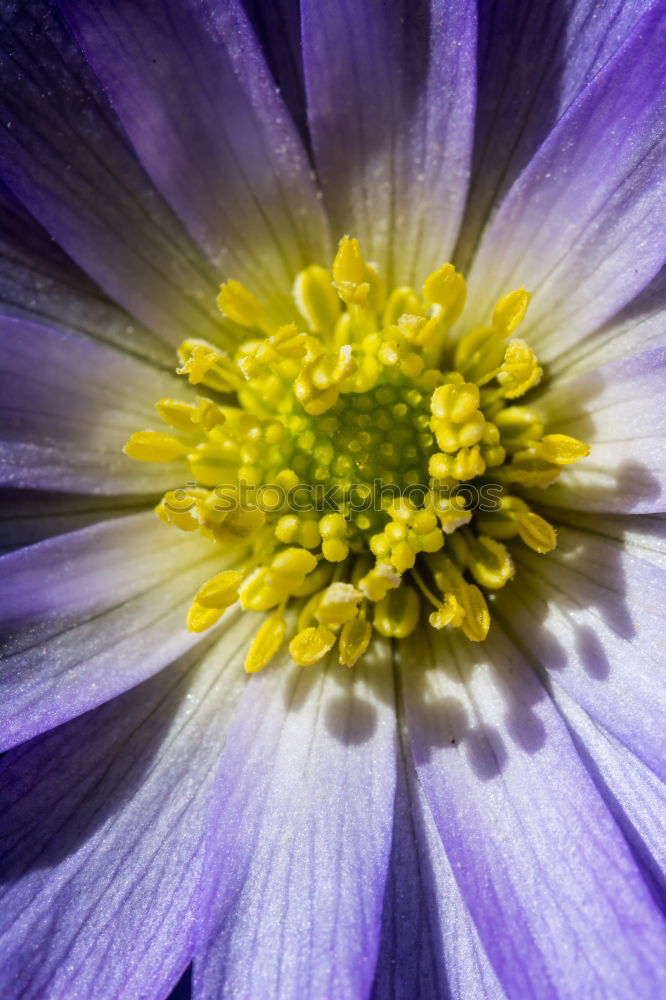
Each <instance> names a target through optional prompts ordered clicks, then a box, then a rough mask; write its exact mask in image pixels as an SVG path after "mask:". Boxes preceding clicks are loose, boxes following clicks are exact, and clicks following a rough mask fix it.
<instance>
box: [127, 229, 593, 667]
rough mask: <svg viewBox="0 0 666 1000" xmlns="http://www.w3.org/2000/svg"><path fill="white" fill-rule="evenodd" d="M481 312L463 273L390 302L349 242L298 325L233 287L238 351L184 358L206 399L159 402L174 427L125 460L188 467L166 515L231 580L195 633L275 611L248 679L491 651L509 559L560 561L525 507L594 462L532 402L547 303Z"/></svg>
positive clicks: (200, 605) (443, 276) (192, 349)
mask: <svg viewBox="0 0 666 1000" xmlns="http://www.w3.org/2000/svg"><path fill="white" fill-rule="evenodd" d="M466 296H467V289H466V284H465V280H464V277H463V276H462V275H461V274H460V273H459V272H458V271H457V270H456V269H455V268H454V267H453V266H452V265H451V264H447V263H445V264H442V265H441V266H440V267H439V268H438V269H437V270H435V271H433V273H432V274H430V275H429V277H428V278H427V279H426V280H425V282H424V284H423V286H422V288H421V289H420V290H417V289H415V288H412V287H407V286H402V287H398V288H394V289H392V290H387V289H385V287H384V285H383V283H382V280H381V276H380V275H379V273H378V272H377V269H376V268H375V267H374V266H373V265H372V264H371V263H369V262H367V261H365V260H364V258H363V256H362V253H361V248H360V247H359V244H358V241H357V240H355V239H352V238H350V237H348V236H345V237H344V238H343V239H342V240H341V241H340V244H339V248H338V251H337V254H336V257H335V260H334V261H333V265H332V268H331V269H330V270H328V269H326V268H325V267H323V266H321V265H319V264H313V265H311V266H310V267H307V268H305V269H304V270H303V271H301V272H300V274H298V276H297V278H296V280H295V283H294V286H293V289H292V295H291V299H292V302H293V319H292V321H291V322H288V323H286V324H284V323H283V324H281V325H278V324H275V323H274V322H273V321H272V319H271V316H270V313H269V311H268V310H267V309H266V308H265V307H264V305H263V304H262V303H261V302H260V301H259V300H258V299H257V298H256V297H255V296H254V294H253V293H252V292H251V291H250V290H249V289H247V288H246V287H245V286H244V285H242V284H240V283H239V282H237V281H233V280H231V281H227V282H226V283H225V284H224V285H222V287H221V289H220V294H219V297H218V305H219V308H220V310H221V312H222V313H223V314H224V316H225V317H227V319H228V320H229V321H231V324H232V325H233V328H234V329H235V330H240V331H241V336H240V338H239V342H238V345H237V347H236V349H235V350H234V351H233V352H225V351H223V350H221V349H220V348H219V347H217V346H216V345H214V344H211V343H208V342H206V341H203V340H186V341H184V342H183V344H181V346H180V348H179V350H178V355H179V359H180V365H179V367H178V368H177V371H178V374H180V375H181V376H183V378H184V379H187V381H188V382H189V383H190V386H193V387H195V388H194V389H189V394H188V395H186V397H185V398H183V399H162V400H159V401H158V402H157V404H156V407H157V411H158V413H159V415H160V417H161V418H162V420H163V421H164V423H165V424H166V425H168V430H167V429H165V430H163V431H153V430H144V431H138V432H137V433H135V434H133V435H132V437H131V438H130V440H129V441H128V442H127V444H126V445H125V449H124V450H125V452H126V454H127V455H129V456H130V457H132V458H135V459H138V460H141V461H148V462H178V463H179V467H180V468H181V469H183V468H185V469H186V470H187V482H186V483H185V484H184V485H181V484H179V483H178V481H177V478H176V477H177V472H176V471H174V489H173V490H172V491H170V492H168V493H167V494H165V496H164V497H163V499H162V501H161V502H160V504H159V505H158V506H157V508H156V512H157V515H158V516H159V517H160V518H161V520H162V521H163V522H164V523H165V524H166V525H169V526H171V527H173V528H176V529H179V530H181V531H187V532H200V533H202V534H203V535H204V537H205V538H206V539H208V540H209V541H210V543H211V545H213V546H217V548H218V550H219V551H220V557H221V563H222V565H223V566H225V568H224V569H221V571H220V572H219V573H218V574H217V575H215V576H213V577H212V578H211V579H208V580H205V581H202V585H201V587H200V589H199V591H198V593H197V594H196V595H195V596H194V598H193V602H192V605H191V607H190V610H189V613H188V618H187V625H188V628H189V629H190V630H192V631H194V632H201V631H204V630H205V629H208V628H210V627H211V626H212V625H214V624H215V623H216V622H217V621H218V620H219V619H220V617H221V616H222V615H223V613H224V612H225V610H226V609H227V608H229V607H231V606H232V605H235V604H237V603H239V604H240V606H241V607H242V608H243V609H244V610H246V611H248V612H255V613H257V614H260V615H261V616H262V617H261V619H260V620H259V621H258V626H257V630H256V633H255V637H254V639H253V641H252V643H251V645H250V647H249V650H248V654H247V658H246V664H245V665H246V669H247V670H248V671H249V672H254V671H257V670H260V669H261V668H263V667H264V666H266V665H267V664H268V663H269V662H270V661H271V659H272V658H273V657H274V656H275V654H276V653H277V652H278V650H279V649H280V648H281V647H282V646H283V645H285V644H288V648H289V652H290V654H291V656H292V658H293V659H294V660H295V661H296V663H298V664H300V665H302V666H309V665H311V664H314V663H316V662H317V661H319V660H321V659H322V658H324V657H326V656H327V655H328V654H329V653H330V652H331V651H332V650H333V649H334V648H335V649H336V650H337V655H338V659H339V661H340V663H342V664H345V665H347V666H353V664H354V663H356V662H357V660H358V659H359V658H360V657H361V656H363V654H364V653H365V652H366V651H367V650H368V648H369V647H370V645H371V643H372V639H373V634H374V633H378V634H379V635H381V636H384V637H387V638H391V639H395V640H399V639H402V638H405V637H407V636H408V635H410V634H411V633H412V632H413V631H414V629H416V628H417V627H418V626H419V624H420V623H421V624H423V625H424V627H432V628H435V629H444V628H449V629H460V630H461V631H462V632H463V633H464V635H465V636H466V637H467V638H468V639H469V640H470V641H472V642H480V641H482V640H483V639H485V637H486V635H487V634H488V629H489V627H490V612H489V607H488V600H487V598H488V596H489V594H491V593H492V592H493V591H495V590H498V589H499V588H501V587H503V586H505V585H506V584H507V583H508V582H509V581H510V580H511V578H512V577H513V575H514V564H513V560H512V558H511V555H510V552H509V549H508V548H507V546H506V544H505V543H506V542H507V541H509V540H511V539H516V540H517V541H518V542H519V543H520V544H524V545H527V546H529V547H530V548H531V549H533V550H535V551H536V552H539V553H542V554H545V553H547V552H549V551H550V550H552V549H553V548H554V547H555V545H556V541H557V540H556V534H555V531H554V529H553V527H552V526H551V525H550V524H549V523H548V521H546V520H545V519H544V518H543V517H541V515H539V514H538V513H536V512H535V511H533V510H532V509H531V507H530V506H529V504H528V503H527V501H526V500H525V499H523V498H522V497H521V495H520V494H521V490H522V489H524V488H529V489H531V490H533V489H534V488H544V489H545V488H547V487H548V486H550V485H551V484H552V483H553V482H555V480H556V479H557V478H558V476H559V475H560V473H561V472H562V470H563V468H564V466H566V465H569V464H571V463H573V462H577V461H578V460H579V459H581V458H584V457H585V456H586V455H587V454H588V448H587V447H586V445H584V444H583V443H581V442H580V441H577V440H576V439H574V438H571V437H568V436H566V435H562V434H552V433H547V428H546V427H545V426H544V424H543V422H542V420H541V418H540V416H539V413H538V411H537V410H536V409H535V408H533V407H532V406H529V405H524V403H523V401H522V397H524V396H525V395H526V394H528V393H529V392H530V390H532V389H534V388H535V387H536V386H537V385H538V383H539V382H540V380H541V378H542V374H543V372H542V369H541V367H540V365H539V362H538V359H537V358H536V356H535V354H534V352H533V351H532V349H531V348H530V347H529V346H528V344H527V343H526V342H525V341H524V340H522V339H520V338H519V337H517V336H516V331H517V330H518V328H519V326H520V324H521V322H522V321H523V319H524V317H525V314H526V311H527V308H528V305H529V300H530V296H529V293H528V292H527V291H525V290H524V289H523V288H518V289H515V290H511V291H508V292H507V294H506V295H504V296H503V297H502V298H501V299H500V300H499V302H497V304H496V306H495V308H494V310H493V312H492V315H490V316H488V321H487V325H485V326H481V327H475V328H472V329H469V328H465V325H464V306H465V301H466ZM456 330H461V331H462V332H460V333H458V334H454V331H456ZM517 400H521V402H516V401H517ZM184 463H185V464H184ZM177 468H178V467H177V466H174V469H175V470H176V469H177ZM230 563H233V568H231V569H230V568H227V567H228V566H229V564H230Z"/></svg>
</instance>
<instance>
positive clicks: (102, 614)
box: [0, 512, 228, 749]
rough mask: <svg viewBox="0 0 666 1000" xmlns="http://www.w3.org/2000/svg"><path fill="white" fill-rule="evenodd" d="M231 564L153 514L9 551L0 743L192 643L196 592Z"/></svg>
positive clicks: (95, 699) (80, 706)
mask: <svg viewBox="0 0 666 1000" xmlns="http://www.w3.org/2000/svg"><path fill="white" fill-rule="evenodd" d="M211 552H212V555H211ZM225 562H228V560H225V559H224V558H223V557H221V555H220V553H219V551H218V550H216V549H215V547H213V546H211V545H210V543H209V542H206V541H204V540H203V539H201V538H192V536H191V535H185V534H184V533H182V532H179V531H175V530H174V531H170V530H169V529H168V528H166V527H165V526H164V524H162V522H161V521H159V520H158V518H157V517H156V516H155V515H154V514H153V513H152V512H150V513H144V514H136V515H133V516H130V517H122V518H118V519H116V520H113V521H104V522H102V523H100V524H96V525H93V526H91V527H89V528H83V529H82V530H81V531H77V532H74V533H73V534H69V535H60V536H58V537H57V538H51V539H48V540H47V541H44V542H39V543H38V544H36V545H31V546H29V547H28V548H25V549H20V550H19V551H18V552H12V553H10V554H9V555H6V556H3V557H2V559H0V574H1V576H0V580H1V582H0V595H1V596H0V621H1V625H0V636H1V639H2V643H1V647H0V648H1V650H2V665H1V667H0V689H1V690H2V699H1V700H0V731H1V733H2V736H1V743H0V745H1V746H2V748H3V749H4V748H7V747H9V746H13V745H15V744H17V743H20V742H22V741H23V740H26V739H29V738H30V737H32V736H34V735H35V734H37V733H40V732H43V731H44V730H46V729H51V728H53V727H54V726H57V725H59V724H60V723H61V722H64V721H66V720H67V719H71V718H72V717H74V716H76V715H80V714H81V713H82V712H85V711H87V710H88V709H89V708H94V707H95V706H96V705H99V704H101V703H102V702H104V701H108V699H109V698H112V697H114V696H115V695H117V694H119V693H120V692H122V691H125V690H127V688H130V687H133V686H134V685H135V684H138V683H139V682H140V681H142V680H144V679H145V678H147V677H150V676H151V675H152V674H154V673H156V671H158V670H160V669H161V668H162V667H164V666H165V665H166V664H167V663H171V662H172V661H173V660H174V659H175V658H176V657H178V656H180V655H182V654H183V653H184V652H186V651H187V650H188V649H190V648H191V647H192V646H193V645H194V644H195V643H196V642H197V641H199V640H200V638H201V637H200V636H199V635H196V634H193V633H190V632H188V631H187V629H186V627H185V621H186V615H187V608H188V606H189V604H190V603H191V601H192V595H193V594H194V593H196V591H197V589H198V588H199V586H200V585H201V584H202V583H203V582H204V581H205V580H207V579H209V578H210V577H211V576H213V575H214V573H216V572H218V571H219V569H220V568H224V564H225Z"/></svg>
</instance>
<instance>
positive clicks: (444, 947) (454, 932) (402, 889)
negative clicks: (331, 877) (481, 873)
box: [372, 755, 504, 1000]
mask: <svg viewBox="0 0 666 1000" xmlns="http://www.w3.org/2000/svg"><path fill="white" fill-rule="evenodd" d="M372 996H373V1000H398V998H401V1000H402V998H404V1000H411V998H414V997H422V998H424V1000H426V998H433V1000H434V998H435V997H450V998H451V1000H469V998H470V997H473V998H475V1000H500V998H503V997H504V993H503V991H502V990H501V988H500V986H499V984H498V982H497V978H496V976H495V974H494V972H493V970H492V967H491V966H490V963H489V961H488V957H487V955H486V954H485V952H484V950H483V948H482V946H481V944H480V942H479V936H478V934H477V932H476V928H475V927H474V924H473V923H472V921H471V919H470V916H469V912H468V910H467V908H466V906H465V904H464V902H463V901H462V899H461V896H460V890H459V889H458V886H457V884H456V881H455V878H454V877H453V872H452V871H451V866H450V865H449V862H448V860H447V858H446V855H445V853H444V850H443V848H442V842H441V840H440V838H439V834H438V832H437V828H436V826H435V824H434V822H433V818H432V813H431V812H430V808H429V806H428V804H427V802H426V801H425V798H424V795H423V791H422V789H421V788H420V786H419V784H418V782H417V781H416V775H415V773H414V770H413V767H412V765H411V761H410V762H409V763H407V762H406V761H405V760H404V758H403V757H402V755H401V759H400V762H399V766H398V780H397V787H396V802H395V814H394V819H393V845H392V848H391V863H390V867H389V874H388V881H387V886H386V895H385V897H384V913H383V918H382V946H381V951H380V953H379V959H378V961H377V976H376V979H375V984H374V989H373V994H372Z"/></svg>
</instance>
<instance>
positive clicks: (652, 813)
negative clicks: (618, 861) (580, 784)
mask: <svg viewBox="0 0 666 1000" xmlns="http://www.w3.org/2000/svg"><path fill="white" fill-rule="evenodd" d="M552 693H553V698H554V700H555V703H556V704H557V707H558V708H559V709H560V711H561V712H562V715H563V717H564V719H565V721H566V723H567V725H568V727H569V729H570V731H571V733H572V736H573V738H574V742H575V743H576V746H577V748H578V753H579V754H580V756H581V758H582V759H583V760H584V762H585V765H586V767H587V769H588V771H589V772H590V774H591V775H592V778H593V779H594V782H595V784H596V786H597V788H598V789H599V791H600V792H601V794H602V796H603V798H604V800H605V802H606V804H607V805H608V808H609V809H610V811H611V813H612V814H613V816H614V817H615V821H616V823H617V824H618V826H619V827H620V829H621V830H622V832H623V834H624V836H625V838H626V840H627V842H628V843H629V845H630V846H631V849H632V851H633V853H634V856H635V857H636V859H637V860H638V862H639V864H640V865H641V866H642V867H643V870H644V874H645V875H646V877H647V879H648V880H649V881H650V883H651V884H652V886H653V887H654V891H655V893H656V894H657V896H658V898H659V900H660V902H661V905H662V908H664V909H666V823H665V817H666V786H665V785H664V783H663V782H662V781H660V780H659V778H657V777H656V775H654V774H653V772H652V771H650V769H649V768H648V767H646V766H645V764H643V762H642V761H640V760H638V758H637V757H635V756H634V755H633V754H632V753H631V751H630V750H628V749H627V748H626V747H625V746H623V745H622V744H621V743H619V742H618V741H617V740H616V739H614V738H613V737H612V736H610V735H609V734H608V733H607V732H604V731H603V730H601V729H600V728H599V727H598V726H597V725H596V724H595V723H594V722H592V720H591V719H590V717H589V715H587V713H586V712H584V711H583V709H581V708H579V707H578V706H577V705H576V704H575V702H573V701H572V700H571V699H570V698H568V697H567V696H566V695H565V694H564V692H563V691H562V690H560V689H559V688H558V687H557V685H553V689H552Z"/></svg>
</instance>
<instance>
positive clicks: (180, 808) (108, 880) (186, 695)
mask: <svg viewBox="0 0 666 1000" xmlns="http://www.w3.org/2000/svg"><path fill="white" fill-rule="evenodd" d="M197 661H199V662H197ZM242 683H243V669H242V666H241V664H240V663H239V661H238V659H237V658H235V659H234V658H228V657H227V656H226V655H225V653H224V651H223V650H222V649H221V648H219V647H218V648H216V649H214V650H213V651H212V652H209V653H208V654H207V655H206V656H205V657H204V658H203V659H202V658H201V654H199V655H198V656H192V655H190V656H189V657H188V658H187V659H183V660H181V661H179V662H178V663H176V664H173V665H172V666H170V667H168V668H167V669H166V670H164V671H162V672H161V673H160V674H159V675H158V676H157V677H154V678H152V679H151V680H149V681H147V682H145V683H144V684H142V685H141V686H140V687H138V688H136V689H134V690H133V691H130V692H128V693H127V694H125V695H122V696H121V697H119V698H117V699H114V700H113V701H111V702H109V703H108V704H106V705H104V706H103V707H101V708H98V709H96V710H95V711H93V712H90V713H88V714H86V715H85V716H82V717H81V718H79V719H76V720H74V721H73V722H70V723H68V724H67V725H64V726H61V727H59V728H58V729H56V730H55V731H53V732H51V733H48V734H47V735H45V736H40V737H38V738H36V739H35V740H33V741H31V742H30V743H28V744H25V745H24V746H21V747H18V748H17V749H16V750H14V751H12V752H10V753H9V754H7V755H6V756H5V757H4V759H3V761H2V765H1V768H2V782H1V786H2V793H1V798H2V805H1V806H0V816H1V817H2V818H1V819H0V829H1V831H2V832H1V837H2V851H1V854H0V858H1V861H0V867H1V879H0V880H1V881H2V888H1V889H0V897H1V898H2V905H1V910H2V917H1V918H0V956H1V960H0V970H1V971H0V991H1V992H2V995H3V996H7V997H9V996H21V997H24V998H26V1000H28V998H30V1000H42V998H44V997H46V996H48V997H49V998H51V1000H56V998H58V1000H60V998H62V1000H64V998H71V997H95V1000H117V998H118V997H141V998H142V1000H152V998H154V1000H162V998H163V997H164V996H166V994H167V993H168V991H169V989H170V987H171V986H172V985H174V984H175V982H176V981H177V979H178V977H179V976H180V974H181V972H182V970H183V969H184V968H185V966H186V965H187V963H188V962H189V960H190V957H191V953H192V941H193V918H194V912H195V909H196V902H197V898H198V893H199V880H200V878H201V875H202V862H203V847H204V835H205V831H206V829H207V821H208V817H209V807H210V792H211V786H212V779H213V778H214V775H215V772H216V768H217V763H218V760H219V756H220V753H221V750H222V746H223V741H224V733H225V728H226V722H227V718H228V715H229V712H230V708H231V706H232V705H233V704H234V702H235V700H236V699H237V697H238V694H239V688H240V686H241V685H242Z"/></svg>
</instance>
